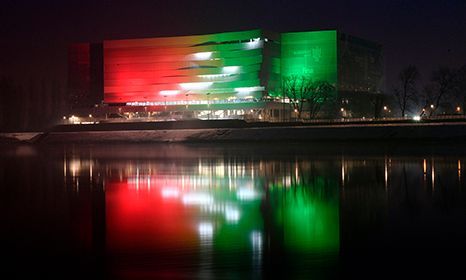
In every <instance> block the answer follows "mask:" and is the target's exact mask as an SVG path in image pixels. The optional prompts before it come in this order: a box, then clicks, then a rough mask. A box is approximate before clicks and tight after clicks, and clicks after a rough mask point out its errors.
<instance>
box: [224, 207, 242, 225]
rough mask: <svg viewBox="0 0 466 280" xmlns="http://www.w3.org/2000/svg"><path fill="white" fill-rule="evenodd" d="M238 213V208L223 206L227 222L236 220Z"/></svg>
mask: <svg viewBox="0 0 466 280" xmlns="http://www.w3.org/2000/svg"><path fill="white" fill-rule="evenodd" d="M239 217H240V213H239V210H238V209H236V208H232V207H226V208H225V219H226V220H227V221H228V222H237V221H238V220H239Z"/></svg>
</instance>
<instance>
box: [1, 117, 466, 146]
mask: <svg viewBox="0 0 466 280" xmlns="http://www.w3.org/2000/svg"><path fill="white" fill-rule="evenodd" d="M0 138H1V139H2V141H1V142H19V143H21V142H26V143H41V144H42V143H45V144H50V143H68V142H70V143H96V142H97V143H98V142H102V143H105V142H218V141H220V142H221V141H223V142H224V141H234V142H237V141H243V142H244V141H358V140H368V141H394V140H466V122H463V121H461V122H404V123H402V122H399V123H374V122H371V123H345V124H319V125H316V124H299V123H291V124H284V123H281V124H271V123H260V124H251V123H245V122H241V121H200V122H191V123H190V122H165V123H123V124H97V125H61V126H55V127H53V128H52V129H50V130H49V131H47V132H29V133H4V134H0Z"/></svg>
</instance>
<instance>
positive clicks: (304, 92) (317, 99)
mask: <svg viewBox="0 0 466 280" xmlns="http://www.w3.org/2000/svg"><path fill="white" fill-rule="evenodd" d="M334 90H335V87H334V86H333V85H332V84H330V83H329V82H326V81H313V80H312V79H311V78H310V77H306V76H298V75H292V76H288V77H284V78H283V80H282V91H283V95H284V96H286V97H288V98H289V100H290V104H291V106H292V108H293V109H294V111H295V112H296V113H297V116H298V118H301V114H302V112H303V109H304V104H305V103H306V104H307V107H308V109H309V117H310V118H314V117H316V116H317V114H318V113H319V112H320V110H321V109H322V106H323V105H325V104H327V103H328V102H329V101H330V100H332V97H333V92H334Z"/></svg>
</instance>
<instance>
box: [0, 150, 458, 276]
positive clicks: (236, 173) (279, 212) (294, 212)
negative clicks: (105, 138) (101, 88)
mask: <svg viewBox="0 0 466 280" xmlns="http://www.w3.org/2000/svg"><path fill="white" fill-rule="evenodd" d="M28 150H29V151H30V152H28V153H27V155H25V153H24V152H20V153H19V152H15V151H9V152H6V153H4V154H3V156H1V157H0V167H2V168H0V180H1V181H0V182H1V183H2V184H1V185H2V194H3V196H2V197H3V199H2V202H4V203H3V205H6V207H7V211H2V218H3V220H5V221H9V224H11V225H12V226H10V227H11V228H10V229H9V230H7V231H6V234H7V236H6V239H7V240H12V241H13V243H12V245H11V246H12V247H11V248H10V249H9V251H8V250H7V252H14V253H17V254H18V255H22V254H24V251H23V250H19V249H17V248H23V247H21V246H24V248H26V249H27V250H29V251H30V252H35V251H37V255H39V256H41V257H43V254H44V252H51V253H50V258H49V259H47V258H45V260H52V261H56V259H55V258H54V257H55V256H59V257H60V258H61V257H63V256H65V257H63V259H64V260H69V259H72V260H75V261H76V260H77V261H78V263H81V267H87V268H88V272H89V273H95V271H99V269H100V270H101V273H102V274H103V275H105V276H109V278H110V279H115V278H116V279H138V278H143V279H147V278H177V277H183V278H222V277H225V278H243V277H247V278H263V277H271V276H275V277H277V276H278V277H282V278H310V277H313V278H329V277H333V276H336V275H341V274H344V275H351V274H353V275H356V274H358V273H360V271H359V270H357V269H356V268H355V267H358V265H359V264H360V263H362V262H363V263H366V264H369V265H370V266H371V267H378V268H380V269H382V270H383V267H382V266H383V265H382V264H383V263H387V262H388V261H393V259H396V260H403V258H405V259H411V257H412V258H413V259H423V260H424V261H426V260H425V258H424V256H429V257H432V254H434V253H437V252H440V253H442V256H443V260H449V261H451V260H452V259H451V258H449V253H450V252H455V253H458V252H463V255H462V257H460V258H458V259H457V260H463V259H465V258H464V252H465V250H463V249H465V248H466V244H465V243H466V242H465V239H464V236H466V228H465V227H464V220H466V219H465V218H466V203H465V202H466V196H465V193H464V191H463V190H464V182H463V180H462V178H461V172H462V161H464V158H465V157H464V153H463V154H462V153H458V154H453V155H452V154H447V155H445V154H440V155H439V154H433V153H419V154H416V155H410V154H408V155H406V154H404V153H402V154H394V153H390V152H384V153H379V152H375V153H370V154H361V153H351V152H345V151H344V152H337V151H335V150H333V149H332V150H330V151H328V150H327V151H320V149H318V148H317V149H309V150H306V149H301V148H289V149H285V150H283V148H282V147H276V146H263V147H258V146H235V145H231V146H228V145H226V146H224V147H222V146H210V145H192V146H185V145H138V146H124V145H115V146H106V147H103V146H94V147H93V146H65V147H62V148H59V149H57V148H50V147H48V148H35V149H31V148H28ZM21 151H24V148H22V149H21ZM25 159H27V160H25ZM7 198H8V199H7ZM10 213H15V214H14V215H13V214H10ZM32 213H33V215H32ZM32 217H34V218H32ZM37 221H40V222H37ZM16 236H27V240H30V243H28V244H29V245H24V243H23V242H22V241H19V238H16ZM21 240H24V239H21ZM44 240H45V242H44ZM31 244H33V245H31ZM28 246H29V247H28ZM55 247H56V248H55ZM51 248H52V249H51ZM420 248H425V250H429V252H430V254H431V255H429V254H426V252H425V251H422V250H420ZM61 250H64V251H63V252H62V251H61ZM54 252H55V253H54ZM34 256H35V255H34ZM70 256H73V257H70ZM34 259H35V260H38V259H40V258H34ZM83 259H84V260H86V261H85V265H82V262H83V261H82V260H83ZM434 259H435V258H431V260H430V261H433V260H434ZM45 260H44V262H45ZM382 260H383V261H382ZM427 261H429V260H427ZM436 261H437V262H438V261H439V260H438V259H437V260H436ZM48 262H49V261H47V263H48ZM71 263H73V262H71ZM405 263H408V262H405ZM410 264H412V263H411V262H410ZM353 266H354V267H353ZM379 266H380V267H379ZM44 267H46V266H45V265H44ZM63 267H66V268H68V269H70V270H71V271H72V270H73V268H71V267H72V265H71V264H67V265H64V266H63ZM43 269H45V268H43ZM413 269H414V268H413ZM84 271H86V270H84ZM83 273H84V272H83Z"/></svg>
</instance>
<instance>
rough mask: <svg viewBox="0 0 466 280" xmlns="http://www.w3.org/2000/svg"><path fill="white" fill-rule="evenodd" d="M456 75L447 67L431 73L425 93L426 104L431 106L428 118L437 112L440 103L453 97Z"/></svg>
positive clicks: (455, 72)
mask: <svg viewBox="0 0 466 280" xmlns="http://www.w3.org/2000/svg"><path fill="white" fill-rule="evenodd" d="M456 74H457V71H455V70H454V69H451V68H448V67H440V68H438V69H437V70H435V71H433V72H432V76H431V78H430V84H429V86H428V87H427V92H426V103H427V102H429V103H430V104H431V106H430V112H429V116H432V115H433V114H434V113H435V112H436V111H437V109H438V108H439V106H440V105H441V104H442V102H444V101H446V100H447V99H449V98H452V97H453V95H454V93H455V87H456V82H455V79H456V77H457V76H456ZM427 104H428V103H427ZM427 104H426V105H427Z"/></svg>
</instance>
